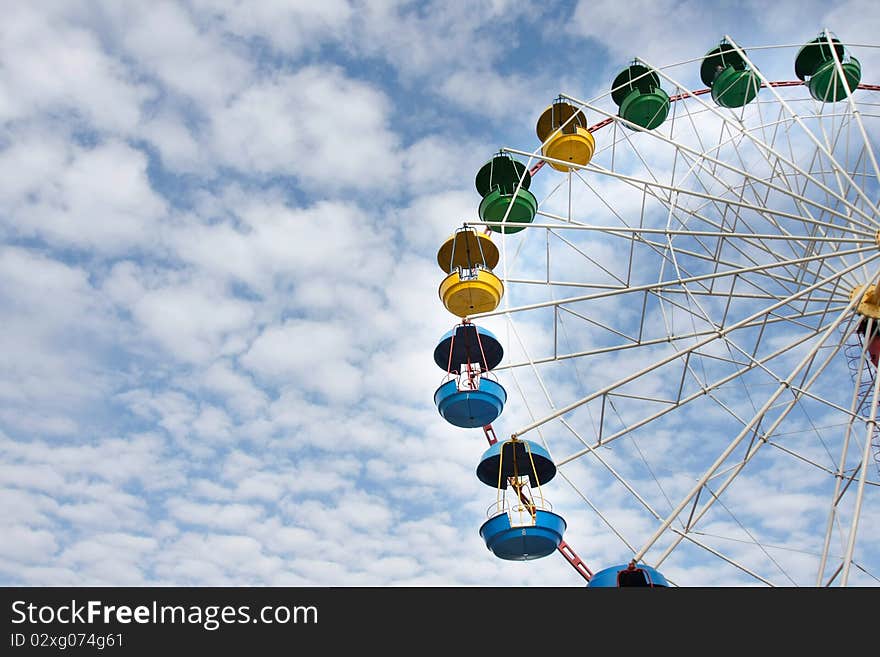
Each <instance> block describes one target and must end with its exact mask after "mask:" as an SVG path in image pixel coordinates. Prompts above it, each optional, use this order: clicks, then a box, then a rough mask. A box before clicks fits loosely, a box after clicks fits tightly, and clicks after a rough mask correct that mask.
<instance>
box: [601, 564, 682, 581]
mask: <svg viewBox="0 0 880 657" xmlns="http://www.w3.org/2000/svg"><path fill="white" fill-rule="evenodd" d="M587 586H588V587H629V586H650V587H668V586H669V582H668V581H666V578H665V577H663V575H661V574H660V572H659V571H658V570H657V569H655V568H652V567H651V566H646V565H644V564H636V565H632V564H626V563H625V564H621V565H619V566H611V567H610V568H605V569H604V570H600V571H599V572H597V573H593V576H592V577H591V578H590V581H589V583H588V584H587Z"/></svg>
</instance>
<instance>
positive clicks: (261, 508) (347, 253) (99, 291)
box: [0, 0, 880, 586]
mask: <svg viewBox="0 0 880 657" xmlns="http://www.w3.org/2000/svg"><path fill="white" fill-rule="evenodd" d="M825 27H829V28H831V29H832V30H834V31H835V33H836V34H837V35H839V36H841V37H842V38H843V39H845V40H846V41H848V42H851V43H871V41H872V40H873V39H876V34H877V33H878V31H880V21H878V11H877V10H876V8H874V6H873V3H870V2H867V0H865V1H859V0H853V1H851V2H818V1H815V2H814V1H811V2H776V3H771V4H769V5H768V3H766V2H763V1H762V2H758V1H754V2H739V3H736V2H719V3H714V6H713V4H709V3H705V2H698V1H696V0H694V1H690V0H684V1H679V2H675V1H672V0H654V1H652V2H643V1H641V0H637V1H636V0H634V1H633V2H626V3H622V2H604V1H599V2H595V1H594V2H555V1H550V2H537V3H523V2H508V1H507V0H486V1H482V2H468V3H465V2H451V3H447V2H395V1H393V0H387V1H386V0H376V1H369V2H365V1H346V0H323V1H322V2H302V1H300V0H293V1H283V0H252V1H249V2H239V1H237V0H180V1H178V2H173V1H156V2H149V3H147V2H134V1H132V2H109V1H108V2H101V1H97V0H94V1H91V0H82V1H79V0H63V1H58V2H53V1H50V0H47V1H44V2H14V3H7V6H5V7H4V19H3V21H2V22H0V62H2V65H0V179H2V181H3V182H2V184H0V231H2V240H3V242H2V245H0V272H2V281H3V284H2V286H0V320H2V326H3V330H2V332H0V509H2V513H0V581H2V582H3V583H5V584H7V585H18V584H25V585H154V584H155V585H212V586H213V585H292V586H300V585H318V586H329V585H333V586H361V585H380V586H412V585H475V586H479V585H498V584H502V585H503V584H510V585H558V586H583V584H584V581H583V579H582V578H581V577H580V576H579V575H578V574H577V573H576V572H575V571H574V570H573V569H572V568H571V566H570V565H569V564H568V563H567V562H566V561H565V560H564V559H563V558H562V557H561V556H559V555H557V554H554V555H551V556H549V557H547V558H545V559H541V560H537V561H533V562H528V563H519V562H505V561H501V560H499V559H496V558H494V557H493V556H492V555H491V554H490V553H489V552H488V551H487V549H486V547H485V545H484V543H483V542H482V540H481V539H480V536H479V534H478V529H479V526H480V524H481V523H482V521H483V519H484V518H485V510H486V508H487V507H488V506H489V505H490V504H491V503H492V502H493V501H494V499H495V493H494V491H492V490H491V489H490V488H487V487H486V486H484V485H483V484H481V483H480V482H479V481H478V480H477V479H476V477H475V476H474V469H475V467H476V465H477V462H478V460H479V456H480V454H481V453H482V452H483V450H484V449H486V447H487V444H486V441H485V438H484V437H483V435H482V432H481V431H480V430H478V429H474V430H464V429H459V428H456V427H452V426H451V425H449V424H447V423H446V422H444V421H443V419H442V418H441V417H439V415H438V413H437V410H436V408H435V407H434V405H433V393H434V390H435V389H436V387H437V386H438V385H439V384H440V383H441V380H442V377H443V372H440V371H439V370H438V369H437V367H436V365H435V364H434V363H433V360H432V353H433V349H434V346H435V345H436V343H437V340H438V339H439V337H440V336H441V335H442V334H443V333H444V332H446V331H447V330H449V329H450V328H451V327H452V326H453V325H454V324H455V322H456V321H457V320H456V318H454V317H453V316H452V315H450V314H449V313H448V312H447V311H446V310H445V309H444V308H443V306H442V304H441V303H440V301H439V299H438V297H437V286H438V284H439V282H440V280H441V279H442V272H441V271H440V270H439V268H438V267H437V263H436V252H437V249H438V248H439V246H440V243H441V242H442V241H443V240H444V239H445V238H446V237H447V236H448V235H449V234H451V233H452V231H453V230H454V229H455V228H456V227H457V226H459V225H461V223H462V221H465V220H472V219H475V218H476V208H477V205H478V203H479V200H480V197H479V195H478V194H477V193H476V190H475V187H474V176H475V174H476V172H477V170H478V169H479V168H480V166H482V164H483V163H484V162H486V161H487V160H488V159H489V158H490V157H491V156H492V155H493V154H494V153H495V152H497V151H498V149H499V148H501V147H512V148H518V149H522V150H524V151H532V150H534V149H535V147H536V146H537V145H538V143H537V141H536V137H535V133H534V124H535V121H536V119H537V117H538V115H539V114H540V113H541V111H542V110H543V109H544V108H545V107H546V106H547V105H548V104H549V103H550V102H551V101H552V100H553V98H555V97H556V96H557V95H558V94H560V93H567V94H571V95H572V96H575V97H581V98H592V97H596V96H598V95H600V94H602V93H605V92H606V91H607V89H608V87H609V85H610V82H611V80H612V79H613V77H614V75H616V73H617V72H618V71H619V70H620V69H621V68H622V67H623V66H625V65H626V64H628V63H629V61H630V60H631V59H632V58H633V57H635V56H639V57H642V58H644V59H645V60H647V61H649V62H652V63H654V62H656V64H657V65H665V64H669V63H673V62H679V61H683V60H687V59H693V58H699V57H700V56H701V55H702V54H703V53H705V52H706V51H708V50H709V49H710V48H712V47H714V46H715V45H716V44H717V43H718V42H719V40H720V39H721V37H723V36H724V35H725V34H729V35H731V36H733V37H734V38H736V39H737V40H738V42H739V43H741V44H743V45H745V46H756V45H761V44H765V45H767V44H798V43H803V42H805V41H807V40H809V39H812V38H813V37H814V36H816V34H818V33H819V31H820V30H821V29H822V28H825ZM790 66H791V64H790V62H788V61H787V60H786V61H785V62H784V66H783V65H782V64H780V71H781V73H780V75H781V76H782V78H783V79H791V71H790ZM694 67H695V68H696V65H694ZM864 78H865V81H867V82H876V81H880V77H878V76H877V74H876V72H874V71H867V72H866V74H865V76H864ZM688 82H689V83H693V84H695V85H699V79H698V76H697V74H696V72H695V71H692V79H690V80H688ZM540 175H544V172H542V173H541V174H540ZM548 176H549V173H548ZM609 257H611V254H609ZM496 326H498V325H497V324H496ZM499 335H500V334H499ZM529 339H532V340H538V341H539V340H540V339H541V337H540V336H537V335H536V336H533V337H532V338H529ZM499 376H500V377H501V380H502V381H503V382H505V384H506V385H508V387H509V389H510V390H511V392H512V391H513V388H514V386H513V384H512V382H511V380H510V379H505V378H504V374H503V373H499ZM510 404H511V405H514V408H513V410H511V409H506V410H505V415H506V414H507V413H511V414H512V415H511V417H513V418H516V419H517V420H518V419H519V418H523V419H525V418H526V416H525V414H524V413H522V411H521V410H520V411H517V409H516V407H515V401H514V398H513V395H511V402H510ZM517 413H519V415H517ZM504 417H505V416H504V415H503V416H502V420H503V419H504ZM502 420H499V422H498V423H497V425H496V426H497V427H498V431H499V434H504V433H505V432H508V433H509V431H511V430H512V429H513V426H512V425H511V422H513V420H511V421H510V422H506V423H505V422H503V421H502ZM577 472H578V471H576V470H575V471H573V473H572V474H573V476H574V475H576V474H577ZM546 489H547V490H546V491H545V492H546V494H547V495H548V497H550V498H551V499H552V500H553V503H554V509H555V510H557V511H558V512H559V513H560V514H562V515H563V516H564V517H565V518H566V519H567V521H568V525H569V529H568V532H567V535H566V538H567V540H568V541H569V543H570V544H571V546H572V547H573V548H574V549H575V550H576V551H577V552H578V554H579V555H580V556H581V557H582V558H583V559H584V561H585V562H586V563H587V564H588V566H589V567H590V568H591V569H592V570H598V569H600V568H602V567H605V566H607V565H612V564H614V563H622V562H625V561H628V559H629V558H630V557H631V556H632V552H631V551H629V552H628V551H627V546H626V545H625V544H624V543H623V542H620V541H618V540H617V539H615V538H614V537H613V536H611V537H607V538H603V540H602V541H601V543H597V542H594V540H593V536H592V534H591V528H592V529H595V528H597V527H598V526H599V525H601V523H600V522H598V521H597V520H596V516H595V514H594V513H593V511H592V509H591V507H590V505H589V504H587V503H586V502H585V501H584V500H583V499H582V498H581V497H580V496H579V495H578V494H577V493H576V492H575V491H573V490H572V489H570V488H568V487H567V485H566V482H565V481H564V480H562V479H561V478H560V479H557V480H555V481H554V482H552V483H551V484H549V485H548V486H546ZM648 529H650V527H649V525H645V526H644V527H641V528H636V527H633V528H632V531H633V533H634V534H635V535H636V536H639V535H643V534H644V533H645V531H647V530H648ZM648 533H650V532H648ZM675 568H676V574H677V575H680V576H682V577H680V579H683V581H684V582H687V578H686V577H683V575H684V574H685V573H686V572H687V568H686V567H685V564H681V563H679V564H677V565H676V566H675ZM701 572H702V573H703V575H705V576H706V577H711V574H709V575H706V573H709V572H710V571H707V570H705V569H704V570H702V571H701ZM710 581H711V580H710ZM710 581H707V580H706V579H703V580H699V581H696V582H695V581H693V580H691V581H690V583H701V584H705V583H710ZM724 581H727V580H724Z"/></svg>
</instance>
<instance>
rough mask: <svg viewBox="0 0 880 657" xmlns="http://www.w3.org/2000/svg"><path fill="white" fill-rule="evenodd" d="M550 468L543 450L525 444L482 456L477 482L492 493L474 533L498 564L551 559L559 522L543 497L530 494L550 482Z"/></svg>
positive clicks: (498, 447)
mask: <svg viewBox="0 0 880 657" xmlns="http://www.w3.org/2000/svg"><path fill="white" fill-rule="evenodd" d="M555 474H556V466H555V465H554V463H553V460H552V459H551V458H550V454H549V453H548V452H547V450H545V449H544V448H543V447H540V446H538V445H535V444H533V443H530V442H529V441H527V440H518V439H515V438H511V439H510V440H507V441H504V442H500V443H495V444H494V445H492V446H491V447H490V448H489V449H488V450H486V451H485V452H484V453H483V456H482V457H481V459H480V463H479V465H478V466H477V478H478V479H479V480H480V481H482V482H483V483H484V484H486V485H487V486H491V487H492V488H495V489H496V491H497V492H498V498H497V500H496V503H495V504H493V505H492V507H491V511H490V513H491V515H490V516H489V519H488V520H486V522H484V523H483V525H482V527H480V536H481V537H482V538H483V540H484V541H485V542H486V547H487V548H489V550H491V551H492V553H493V554H495V556H496V557H498V558H499V559H506V560H509V561H530V560H532V559H540V558H541V557H546V556H547V555H548V554H551V553H553V552H554V551H555V550H556V548H558V547H559V544H560V543H561V542H562V535H563V533H564V532H565V527H566V525H565V520H563V518H562V516H560V515H558V514H556V513H553V511H551V510H550V508H549V504H548V503H547V501H546V500H545V499H544V496H543V494H541V495H540V496H538V497H535V496H534V495H533V494H532V491H531V488H532V487H535V488H540V486H541V485H543V484H544V483H546V482H548V481H550V480H551V479H553V477H554V475H555Z"/></svg>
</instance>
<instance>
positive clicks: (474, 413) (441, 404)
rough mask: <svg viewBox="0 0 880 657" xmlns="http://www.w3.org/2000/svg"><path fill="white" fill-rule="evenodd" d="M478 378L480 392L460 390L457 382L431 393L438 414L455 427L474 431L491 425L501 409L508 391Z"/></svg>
mask: <svg viewBox="0 0 880 657" xmlns="http://www.w3.org/2000/svg"><path fill="white" fill-rule="evenodd" d="M477 378H478V379H479V389H477V390H473V389H468V388H465V389H463V390H459V385H458V380H457V379H453V380H451V381H447V382H446V383H444V384H443V385H441V386H440V387H439V388H437V392H435V393H434V403H435V404H436V405H437V410H438V411H440V415H442V416H443V418H444V419H445V420H446V421H447V422H449V423H450V424H454V425H455V426H457V427H463V428H474V427H484V426H486V425H487V424H492V422H494V421H495V420H496V419H497V418H498V416H499V415H501V411H502V410H503V409H504V403H505V402H506V401H507V391H506V390H504V387H503V386H502V385H501V384H500V383H497V382H495V381H493V380H491V379H487V378H486V377H484V376H481V377H477Z"/></svg>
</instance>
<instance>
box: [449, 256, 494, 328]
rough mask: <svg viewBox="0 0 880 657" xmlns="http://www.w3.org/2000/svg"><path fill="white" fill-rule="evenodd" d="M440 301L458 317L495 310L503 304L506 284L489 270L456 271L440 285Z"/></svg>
mask: <svg viewBox="0 0 880 657" xmlns="http://www.w3.org/2000/svg"><path fill="white" fill-rule="evenodd" d="M439 292H440V299H441V300H442V301H443V305H444V306H446V309H447V310H448V311H449V312H451V313H452V314H453V315H456V316H457V317H467V316H469V315H475V314H477V313H486V312H490V311H492V310H495V309H496V308H497V307H498V304H499V303H501V296H502V295H503V294H504V284H503V283H502V282H501V279H500V278H498V277H497V276H496V275H495V274H493V273H492V272H491V271H489V270H488V269H483V268H481V267H477V268H475V269H456V270H455V271H453V272H452V273H451V274H449V276H447V277H446V278H444V279H443V282H442V283H440V291H439Z"/></svg>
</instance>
